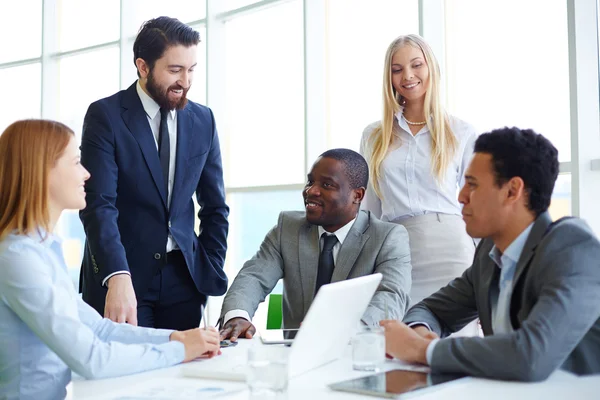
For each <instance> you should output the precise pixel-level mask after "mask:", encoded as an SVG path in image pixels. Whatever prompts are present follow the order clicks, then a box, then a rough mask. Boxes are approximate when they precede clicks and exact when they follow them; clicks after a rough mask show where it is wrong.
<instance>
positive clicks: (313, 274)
mask: <svg viewBox="0 0 600 400" xmlns="http://www.w3.org/2000/svg"><path fill="white" fill-rule="evenodd" d="M299 233H300V235H299V240H298V261H299V263H300V283H301V285H302V294H303V296H304V299H303V300H304V301H303V304H304V314H306V313H307V312H308V308H309V307H310V305H311V303H312V301H313V297H314V295H315V287H316V284H317V270H318V268H319V230H318V228H317V227H316V226H315V225H311V224H309V223H308V222H306V223H305V224H304V225H302V226H301V227H300V232H299Z"/></svg>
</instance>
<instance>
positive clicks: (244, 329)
mask: <svg viewBox="0 0 600 400" xmlns="http://www.w3.org/2000/svg"><path fill="white" fill-rule="evenodd" d="M255 333H256V328H255V327H254V325H252V323H251V322H250V321H248V320H247V319H245V318H239V317H238V318H231V319H230V320H229V321H227V323H226V324H225V325H224V326H223V329H221V340H225V339H230V340H231V341H232V342H235V341H236V340H237V338H239V337H240V336H241V337H243V338H244V337H245V338H246V339H252V336H254V334H255Z"/></svg>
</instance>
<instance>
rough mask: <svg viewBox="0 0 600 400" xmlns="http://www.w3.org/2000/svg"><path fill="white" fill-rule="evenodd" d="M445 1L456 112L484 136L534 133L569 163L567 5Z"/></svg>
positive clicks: (560, 0) (559, 0) (539, 0)
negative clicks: (508, 130) (499, 131)
mask: <svg viewBox="0 0 600 400" xmlns="http://www.w3.org/2000/svg"><path fill="white" fill-rule="evenodd" d="M446 4H447V8H446V11H447V15H446V46H447V48H446V59H447V61H446V74H445V79H446V83H447V88H448V90H447V94H448V109H449V110H450V112H451V113H453V114H455V115H456V116H457V117H459V118H463V119H465V120H467V121H468V122H470V123H472V124H473V125H475V127H476V128H477V129H479V130H480V131H482V132H484V131H488V130H490V129H494V128H499V127H503V126H518V127H520V128H531V129H534V130H535V131H536V132H539V133H542V134H543V135H545V136H546V137H547V138H549V139H550V140H551V141H552V142H553V143H554V145H555V146H556V147H557V149H558V150H559V159H560V161H570V160H571V135H570V125H569V124H570V107H569V49H568V32H567V4H566V1H565V0H529V1H520V0H505V1H493V2H492V1H478V0H448V1H447V2H446ZM542 10H543V11H542ZM541 15H543V18H541ZM533 25H535V29H532V26H533Z"/></svg>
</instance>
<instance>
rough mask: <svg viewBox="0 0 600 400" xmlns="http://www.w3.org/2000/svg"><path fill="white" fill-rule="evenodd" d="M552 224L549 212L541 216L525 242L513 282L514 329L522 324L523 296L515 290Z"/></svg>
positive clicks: (512, 311) (512, 322) (512, 316)
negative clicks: (519, 318) (520, 312)
mask: <svg viewBox="0 0 600 400" xmlns="http://www.w3.org/2000/svg"><path fill="white" fill-rule="evenodd" d="M551 223H552V218H551V217H550V214H548V212H545V213H543V214H541V215H540V216H539V217H538V218H537V219H536V221H535V222H534V224H533V227H532V228H531V232H530V233H529V236H528V237H527V241H526V242H525V246H523V251H522V252H521V256H520V257H519V261H518V262H517V266H516V268H515V276H514V278H513V281H512V286H513V291H512V296H511V299H510V320H511V324H512V326H513V328H514V329H517V328H518V327H519V326H520V322H519V321H518V318H517V313H518V312H519V309H520V308H521V296H520V291H518V290H515V289H516V288H517V287H518V285H520V282H519V280H520V278H521V277H522V276H523V275H524V273H525V271H526V270H527V268H528V266H529V264H530V262H531V259H532V258H533V256H534V254H535V249H536V248H537V246H538V244H539V243H540V241H541V240H542V238H543V237H544V234H545V233H546V230H547V229H548V226H549V225H550V224H551Z"/></svg>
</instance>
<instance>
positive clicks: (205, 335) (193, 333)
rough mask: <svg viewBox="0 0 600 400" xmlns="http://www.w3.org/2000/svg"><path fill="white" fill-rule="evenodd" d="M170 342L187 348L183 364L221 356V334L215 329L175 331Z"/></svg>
mask: <svg viewBox="0 0 600 400" xmlns="http://www.w3.org/2000/svg"><path fill="white" fill-rule="evenodd" d="M169 340H176V341H178V342H181V343H183V345H184V347H185V359H184V360H183V362H188V361H192V360H195V359H196V358H198V357H208V358H211V357H214V356H216V355H218V354H220V340H219V332H217V330H216V329H215V328H213V327H209V328H207V329H200V328H194V329H189V330H187V331H175V332H173V333H171V336H170V337H169Z"/></svg>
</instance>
